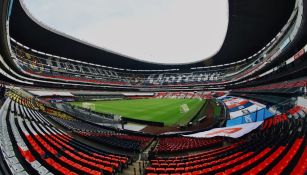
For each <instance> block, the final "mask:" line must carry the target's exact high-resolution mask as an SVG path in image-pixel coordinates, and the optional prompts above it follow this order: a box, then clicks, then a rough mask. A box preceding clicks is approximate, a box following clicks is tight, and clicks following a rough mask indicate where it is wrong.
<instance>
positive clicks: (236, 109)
mask: <svg viewBox="0 0 307 175" xmlns="http://www.w3.org/2000/svg"><path fill="white" fill-rule="evenodd" d="M252 105H254V103H252V102H250V101H249V102H247V103H246V104H244V105H241V106H237V107H234V108H231V109H229V112H236V111H239V110H241V109H245V108H248V107H250V106H252Z"/></svg>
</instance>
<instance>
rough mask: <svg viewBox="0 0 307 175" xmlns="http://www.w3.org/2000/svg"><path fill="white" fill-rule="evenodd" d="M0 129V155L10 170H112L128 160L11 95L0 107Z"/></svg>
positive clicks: (62, 172) (77, 172)
mask: <svg viewBox="0 0 307 175" xmlns="http://www.w3.org/2000/svg"><path fill="white" fill-rule="evenodd" d="M14 99H16V98H14ZM0 129H1V130H0V133H1V135H0V136H1V137H0V141H1V151H2V155H3V158H4V160H5V163H6V165H7V166H8V167H9V171H10V172H11V173H12V174H31V175H32V174H69V175H73V174H93V175H96V174H97V175H98V174H116V173H118V172H121V171H122V169H123V168H126V167H127V166H128V165H129V164H130V163H131V159H130V158H129V157H127V156H123V155H117V154H112V153H107V152H105V151H102V150H100V149H96V148H94V147H91V146H88V145H86V144H84V143H82V142H80V141H78V140H75V139H74V138H72V137H71V136H69V135H68V134H66V133H65V132H64V131H62V130H59V129H57V128H55V127H53V125H52V124H51V123H50V122H49V121H48V120H46V119H45V118H44V117H43V115H42V114H41V113H40V112H38V111H35V110H33V108H31V107H30V106H25V105H23V104H20V103H17V102H15V101H14V100H11V98H8V99H7V100H6V102H5V104H4V105H3V107H2V108H1V122H0Z"/></svg>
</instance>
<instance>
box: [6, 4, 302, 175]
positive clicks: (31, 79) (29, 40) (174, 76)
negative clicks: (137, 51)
mask: <svg viewBox="0 0 307 175" xmlns="http://www.w3.org/2000/svg"><path fill="white" fill-rule="evenodd" d="M228 3H229V24H228V29H227V34H226V38H225V40H224V43H223V45H222V47H221V49H220V50H219V51H218V53H217V54H215V55H214V56H212V57H211V58H209V59H207V60H203V61H199V62H195V63H190V64H157V63H149V62H145V61H141V60H136V59H132V58H129V57H125V56H123V55H121V54H119V53H115V52H110V51H108V50H106V49H104V48H100V47H98V46H95V45H93V44H90V43H87V42H85V41H82V40H80V39H78V38H75V37H72V36H69V35H67V34H64V33H61V32H59V31H57V30H56V29H52V28H50V27H48V26H46V25H45V24H43V23H41V22H40V21H38V20H37V19H36V18H35V17H33V16H32V15H31V13H30V12H29V11H28V9H27V8H26V7H25V4H24V2H23V0H0V17H1V18H0V20H1V22H0V106H1V109H0V174H5V175H52V174H55V175H57V174H65V175H77V174H92V175H205V174H217V175H228V174H246V175H247V174H252V175H254V174H255V175H256V174H272V175H273V174H274V175H277V174H284V175H286V174H291V175H304V174H307V138H306V137H307V54H306V52H307V19H306V18H307V0H244V1H243V0H241V1H240V0H228ZM131 42H133V41H131ZM183 42H184V41H183Z"/></svg>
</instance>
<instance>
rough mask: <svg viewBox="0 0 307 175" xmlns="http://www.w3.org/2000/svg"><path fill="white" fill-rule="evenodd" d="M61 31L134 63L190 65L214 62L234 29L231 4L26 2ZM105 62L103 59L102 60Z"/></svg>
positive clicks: (184, 0)
mask: <svg viewBox="0 0 307 175" xmlns="http://www.w3.org/2000/svg"><path fill="white" fill-rule="evenodd" d="M24 4H25V5H26V7H27V9H28V10H29V11H30V13H31V14H32V15H33V16H34V17H35V18H36V19H37V20H39V21H40V22H42V23H44V24H45V25H47V26H49V27H51V28H54V29H56V30H58V31H61V32H63V33H66V34H68V35H71V36H73V37H76V38H78V39H81V40H83V41H86V42H89V43H91V44H94V45H97V46H99V47H102V48H104V49H107V50H110V51H112V52H116V53H119V54H122V55H125V56H128V57H131V58H134V59H138V60H143V61H146V62H154V63H163V64H185V63H192V62H196V61H199V60H204V59H207V58H210V57H211V56H213V55H214V54H216V53H217V52H218V51H219V49H220V48H221V46H222V44H223V42H224V39H225V36H226V32H227V27H228V16H229V11H228V0H24ZM101 59H103V58H101Z"/></svg>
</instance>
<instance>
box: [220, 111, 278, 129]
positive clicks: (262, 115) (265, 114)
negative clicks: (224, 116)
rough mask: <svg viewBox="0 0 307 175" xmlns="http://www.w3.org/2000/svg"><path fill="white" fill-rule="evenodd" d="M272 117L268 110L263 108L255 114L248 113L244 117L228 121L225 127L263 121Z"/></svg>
mask: <svg viewBox="0 0 307 175" xmlns="http://www.w3.org/2000/svg"><path fill="white" fill-rule="evenodd" d="M272 116H273V114H272V113H271V112H270V111H269V110H267V109H266V108H263V109H260V110H258V111H256V112H253V113H250V114H247V115H244V116H240V117H237V118H234V119H232V120H228V121H227V124H226V126H227V127H229V126H234V125H239V124H244V123H251V122H257V121H263V120H265V119H267V118H270V117H272Z"/></svg>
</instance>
